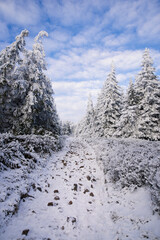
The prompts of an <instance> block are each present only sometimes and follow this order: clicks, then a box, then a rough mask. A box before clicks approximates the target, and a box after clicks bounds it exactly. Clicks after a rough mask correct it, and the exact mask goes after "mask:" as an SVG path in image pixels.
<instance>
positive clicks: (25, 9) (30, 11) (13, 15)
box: [0, 0, 40, 26]
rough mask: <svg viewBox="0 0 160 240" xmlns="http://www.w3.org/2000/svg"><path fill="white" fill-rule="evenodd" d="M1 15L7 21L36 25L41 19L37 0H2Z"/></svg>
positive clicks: (0, 3) (22, 24)
mask: <svg viewBox="0 0 160 240" xmlns="http://www.w3.org/2000/svg"><path fill="white" fill-rule="evenodd" d="M0 15H1V18H3V19H4V20H5V21H6V22H7V23H11V24H19V25H21V26H26V25H34V24H37V23H38V21H39V19H40V9H39V6H38V4H36V2H35V1H31V0H26V1H18V0H5V1H0Z"/></svg>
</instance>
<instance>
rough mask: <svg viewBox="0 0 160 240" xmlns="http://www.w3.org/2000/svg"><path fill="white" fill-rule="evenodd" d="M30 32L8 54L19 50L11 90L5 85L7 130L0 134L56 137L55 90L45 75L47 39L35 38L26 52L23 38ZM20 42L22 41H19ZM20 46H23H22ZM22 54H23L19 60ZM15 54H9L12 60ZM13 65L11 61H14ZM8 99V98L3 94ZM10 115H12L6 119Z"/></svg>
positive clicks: (17, 41)
mask: <svg viewBox="0 0 160 240" xmlns="http://www.w3.org/2000/svg"><path fill="white" fill-rule="evenodd" d="M27 34H28V31H26V30H25V31H22V33H21V34H20V35H19V36H18V37H17V38H16V42H15V43H13V44H12V45H11V46H10V47H9V50H12V49H13V48H15V46H17V45H18V47H17V56H16V54H15V57H14V59H16V60H15V66H14V68H12V69H13V70H12V74H10V78H9V82H10V86H11V87H10V86H8V85H7V84H4V88H6V89H7V91H10V90H11V94H10V95H9V97H8V100H7V101H10V102H11V104H10V105H9V108H8V103H7V102H6V103H4V102H3V104H1V108H6V110H5V111H1V112H2V114H1V119H5V117H6V119H5V120H7V122H8V125H7V127H5V126H4V124H2V128H1V132H7V131H10V132H13V133H14V134H31V133H34V134H45V133H47V132H50V133H52V134H54V135H57V134H59V133H60V125H59V119H58V115H57V112H56V107H55V104H54V99H53V90H52V87H51V83H50V80H49V79H48V77H47V76H46V75H45V73H44V70H46V63H45V54H44V49H43V45H42V38H43V36H48V34H47V33H46V32H44V31H41V32H40V33H39V34H38V35H37V37H36V38H35V43H34V45H33V50H26V49H25V48H24V45H25V42H24V40H23V38H24V36H26V35H27ZM20 40H21V41H20ZM19 42H20V43H21V44H19ZM19 51H21V52H22V53H23V57H22V58H21V59H20V57H19ZM11 56H12V54H10V57H9V59H10V58H11ZM11 62H12V59H11ZM3 98H4V99H5V94H3ZM7 111H8V112H9V113H10V115H11V116H10V115H7Z"/></svg>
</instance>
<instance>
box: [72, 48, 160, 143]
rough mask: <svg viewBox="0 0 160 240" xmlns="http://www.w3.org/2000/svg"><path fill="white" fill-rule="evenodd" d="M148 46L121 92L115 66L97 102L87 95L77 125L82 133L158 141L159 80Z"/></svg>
mask: <svg viewBox="0 0 160 240" xmlns="http://www.w3.org/2000/svg"><path fill="white" fill-rule="evenodd" d="M154 72H155V68H154V67H153V60H152V58H151V57H150V54H149V49H147V48H146V49H145V51H144V54H143V58H142V64H141V71H140V72H139V73H138V75H137V76H136V79H135V83H133V82H132V80H131V81H130V83H129V86H128V89H127V93H126V94H125V95H124V94H123V93H122V89H121V88H120V86H119V85H118V82H117V80H116V74H115V68H114V66H113V64H112V66H111V71H110V73H109V75H108V77H107V79H106V81H105V83H104V86H103V88H102V89H101V93H100V94H99V97H98V99H97V104H96V106H95V107H93V103H92V99H91V97H89V100H88V106H87V112H86V115H85V117H84V118H83V119H82V121H81V122H80V123H79V124H78V126H77V128H76V134H77V135H81V136H99V137H102V136H104V137H118V138H119V137H122V138H128V137H133V138H140V139H149V140H160V81H159V80H158V78H157V76H156V75H155V73H154Z"/></svg>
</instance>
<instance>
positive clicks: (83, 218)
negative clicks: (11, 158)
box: [0, 137, 160, 240]
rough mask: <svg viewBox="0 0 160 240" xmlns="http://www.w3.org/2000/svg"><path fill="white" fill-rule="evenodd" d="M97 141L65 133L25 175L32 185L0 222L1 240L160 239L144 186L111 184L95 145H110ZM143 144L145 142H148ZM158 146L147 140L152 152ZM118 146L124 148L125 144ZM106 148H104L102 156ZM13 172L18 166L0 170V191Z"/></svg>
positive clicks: (157, 225) (158, 229)
mask: <svg viewBox="0 0 160 240" xmlns="http://www.w3.org/2000/svg"><path fill="white" fill-rule="evenodd" d="M106 141H110V146H112V145H113V149H112V148H111V155H112V157H113V158H114V159H115V157H116V155H115V156H114V155H113V150H114V146H115V142H114V141H113V140H109V139H108V140H106ZM115 141H116V140H115ZM97 142H98V143H99V144H98V143H97ZM97 142H96V141H93V140H92V141H91V140H90V141H89V140H87V141H86V140H84V139H76V138H72V137H69V138H67V139H66V142H65V146H64V148H63V149H62V150H61V151H59V152H56V153H54V154H53V155H52V156H51V157H50V158H49V159H48V164H47V165H46V167H45V168H43V167H40V166H39V168H37V170H36V171H33V173H32V176H31V175H30V179H32V182H33V180H34V183H35V185H32V188H31V189H30V191H29V192H28V196H27V197H24V198H22V199H21V202H20V204H19V209H18V211H17V212H16V213H15V214H14V215H13V216H12V217H11V218H10V219H9V220H8V222H7V223H4V224H3V226H2V227H1V229H0V239H3V240H15V239H17V240H22V239H25V240H33V239H34V240H41V239H43V240H47V239H48V240H49V239H51V240H55V239H56V240H58V239H59V240H72V239H73V240H74V239H76V240H80V239H84V240H90V239H92V240H106V239H109V240H112V239H114V240H118V239H119V240H125V239H130V240H132V239H133V240H135V239H136V240H139V239H151V240H156V239H157V240H158V239H160V228H159V226H160V217H159V215H158V214H157V213H156V212H155V213H154V214H153V209H152V207H153V206H152V201H151V195H150V191H149V187H148V186H145V185H143V186H141V187H137V188H136V189H133V188H132V189H129V188H128V187H124V188H118V187H117V186H116V184H113V182H112V180H111V178H110V176H109V174H107V173H106V174H104V170H105V168H104V164H103V161H100V158H99V155H101V154H102V151H101V150H102V148H99V146H102V147H104V146H106V149H107V150H108V149H109V148H108V146H107V144H106V142H105V141H104V140H103V139H101V141H100V140H97ZM118 143H119V144H120V140H119V141H118ZM118 143H117V146H118ZM143 143H144V144H145V143H146V146H147V141H143ZM122 144H123V141H122V143H121V145H122ZM131 144H133V147H135V142H134V141H132V140H129V145H131ZM141 144H142V142H141ZM157 146H158V143H157V145H156V144H155V145H154V144H153V145H152V148H151V149H152V151H153V152H155V151H156V149H157ZM98 148H99V149H98ZM120 149H121V150H122V149H123V152H125V151H127V149H128V145H126V148H120ZM129 150H130V149H129ZM143 152H144V149H143ZM105 153H106V151H105V148H103V156H105ZM98 154H99V155H98ZM108 154H110V151H109V150H108ZM115 154H117V152H116V153H115ZM114 159H113V160H114ZM13 171H20V169H16V170H15V169H14V170H10V171H4V172H3V173H2V175H3V186H2V185H1V186H0V188H1V190H3V189H4V185H5V184H6V185H7V186H8V187H9V185H8V184H9V182H5V177H6V178H7V181H9V180H8V179H9V176H10V180H13V179H14V177H13ZM11 172H12V175H10V174H11ZM14 173H15V176H16V172H14ZM2 175H1V177H2ZM157 176H158V175H157ZM1 179H2V178H1ZM27 181H29V180H27ZM15 182H16V179H15ZM24 182H25V179H24ZM24 182H23V181H22V184H21V185H22V187H23V186H24ZM1 183H2V181H1ZM10 184H11V181H10ZM1 193H2V195H3V192H2V191H1ZM11 203H12V199H11ZM0 204H1V205H2V204H3V202H1V203H0ZM4 204H5V202H4ZM24 230H26V231H24ZM28 230H29V231H28ZM22 233H23V234H22Z"/></svg>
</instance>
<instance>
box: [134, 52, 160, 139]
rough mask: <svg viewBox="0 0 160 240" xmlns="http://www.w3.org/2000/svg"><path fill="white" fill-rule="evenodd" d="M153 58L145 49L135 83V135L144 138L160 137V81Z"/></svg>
mask: <svg viewBox="0 0 160 240" xmlns="http://www.w3.org/2000/svg"><path fill="white" fill-rule="evenodd" d="M154 72H155V69H154V68H153V60H152V58H151V57H150V55H149V49H147V48H146V49H145V51H144V54H143V60H142V70H141V71H140V73H139V74H138V76H137V78H136V83H135V90H136V101H137V112H138V113H137V124H136V126H137V127H136V130H135V136H136V137H138V138H143V139H151V140H159V139H160V81H159V80H158V79H157V76H156V75H155V74H154Z"/></svg>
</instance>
